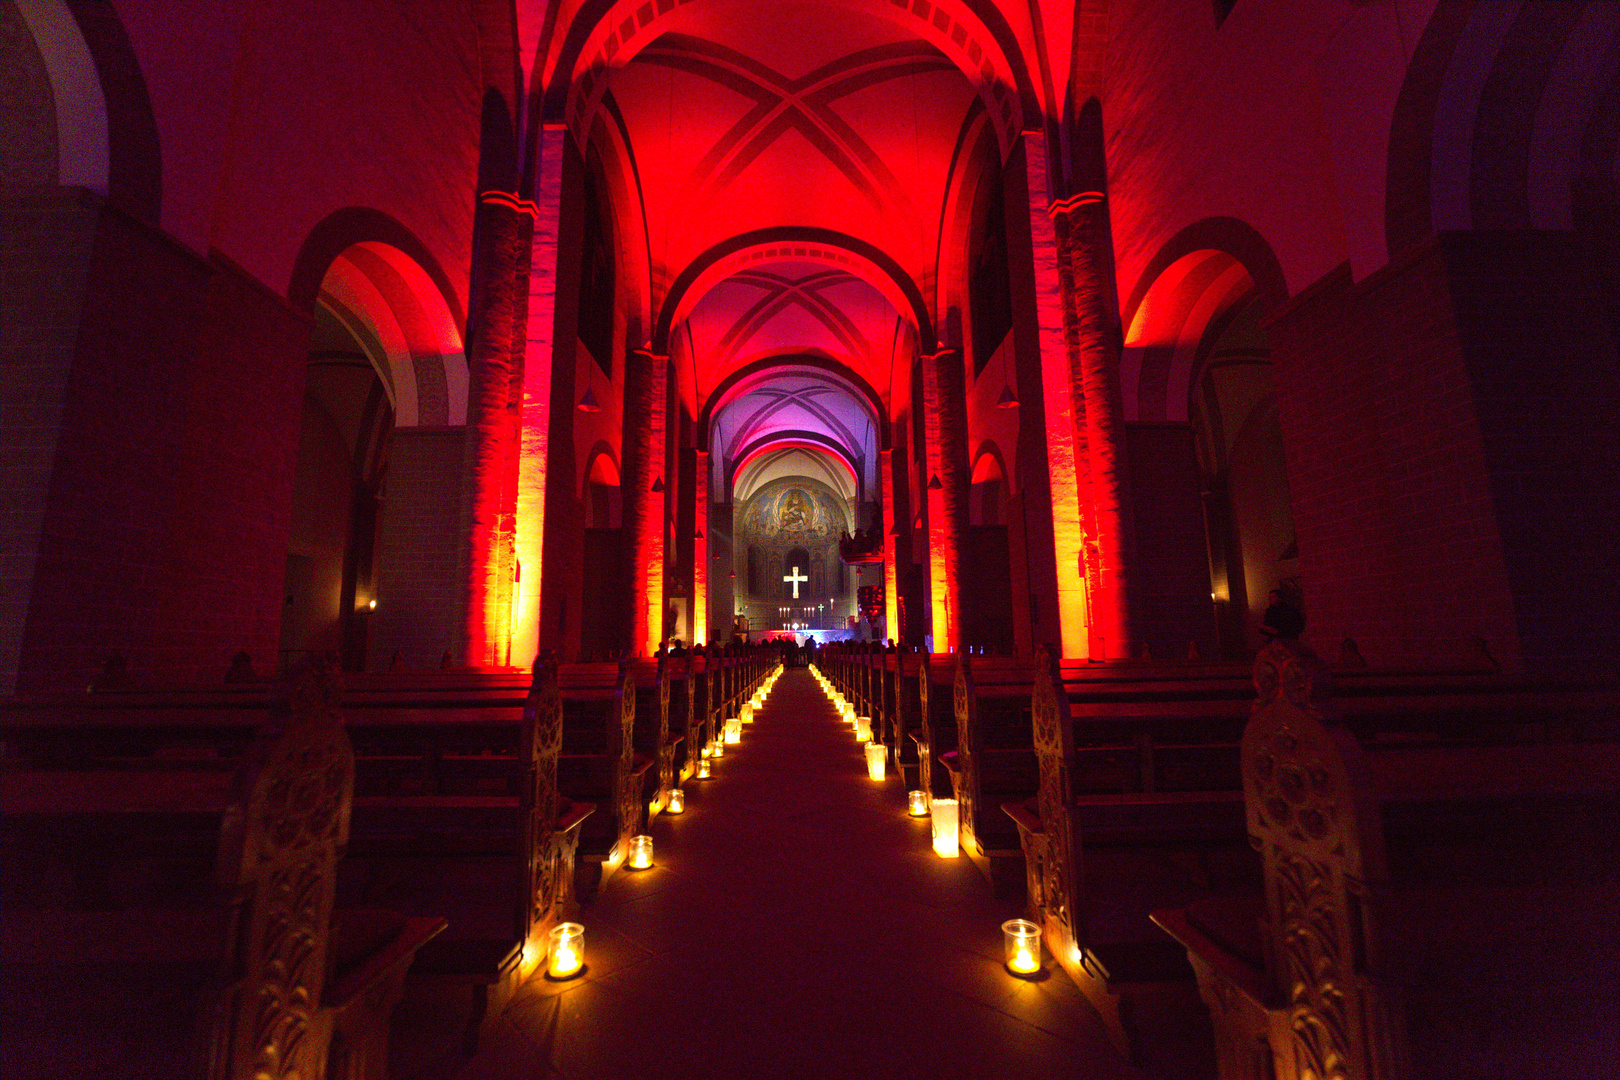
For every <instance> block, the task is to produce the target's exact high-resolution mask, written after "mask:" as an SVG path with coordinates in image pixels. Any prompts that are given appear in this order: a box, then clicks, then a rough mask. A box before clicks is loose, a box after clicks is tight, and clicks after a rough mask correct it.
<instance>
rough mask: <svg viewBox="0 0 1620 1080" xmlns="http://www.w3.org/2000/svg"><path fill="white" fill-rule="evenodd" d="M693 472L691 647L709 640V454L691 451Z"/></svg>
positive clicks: (704, 451) (701, 451) (705, 451)
mask: <svg viewBox="0 0 1620 1080" xmlns="http://www.w3.org/2000/svg"><path fill="white" fill-rule="evenodd" d="M694 453H695V454H696V456H697V465H696V467H695V468H694V469H693V470H692V477H693V484H692V503H693V507H692V511H693V512H692V523H693V526H692V527H693V534H694V536H695V539H694V540H693V541H692V644H693V645H702V644H703V643H705V642H706V641H708V640H709V452H708V451H707V450H697V451H694Z"/></svg>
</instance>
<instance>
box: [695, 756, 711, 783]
mask: <svg viewBox="0 0 1620 1080" xmlns="http://www.w3.org/2000/svg"><path fill="white" fill-rule="evenodd" d="M710 768H711V766H710V765H709V759H708V758H707V757H703V758H699V759H698V763H697V778H698V779H699V780H707V779H708V778H709V776H710V775H711V773H710Z"/></svg>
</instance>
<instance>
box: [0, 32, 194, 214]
mask: <svg viewBox="0 0 1620 1080" xmlns="http://www.w3.org/2000/svg"><path fill="white" fill-rule="evenodd" d="M17 11H18V12H19V13H20V15H21V17H22V20H23V24H24V26H25V28H26V32H27V33H28V35H29V36H30V37H31V38H32V45H33V49H34V50H35V51H36V55H37V58H38V62H40V63H42V64H43V67H44V69H45V75H46V77H47V80H48V84H49V94H50V98H51V101H50V104H49V106H48V108H47V109H46V110H45V116H41V117H38V118H41V119H43V118H46V117H48V120H49V122H50V124H51V126H52V133H51V141H52V142H53V143H54V146H55V152H56V163H55V167H54V169H51V170H50V175H48V176H42V177H40V181H41V182H47V183H49V182H54V183H58V184H62V185H65V186H74V187H84V188H89V189H90V190H91V191H95V192H97V193H99V194H101V195H105V196H107V198H108V199H110V200H111V201H112V202H113V203H115V204H116V205H118V206H119V207H121V208H122V209H124V210H127V211H128V212H129V213H130V214H132V215H134V216H135V217H137V218H139V219H140V220H142V221H145V222H147V223H148V224H156V223H157V221H158V215H159V212H160V210H161V205H162V188H163V170H162V156H161V153H160V149H159V143H158V134H157V122H156V120H155V119H154V118H153V114H152V102H151V98H150V96H149V95H148V93H147V88H146V79H145V77H144V76H143V75H142V74H141V69H140V65H139V63H138V62H137V61H136V59H135V52H134V49H133V48H131V46H130V43H129V38H128V36H127V35H126V34H125V32H124V28H123V25H122V24H121V23H120V22H119V20H118V15H117V12H116V11H115V10H114V9H113V6H112V5H111V4H102V3H89V2H85V0H74V2H72V3H64V2H63V0H23V2H21V3H19V4H18V5H17ZM24 45H25V43H23V42H15V43H14V45H13V47H14V48H17V49H21V48H23V47H24ZM8 51H10V50H8ZM18 59H19V60H21V59H25V58H21V57H20V58H18ZM7 66H8V67H10V68H12V69H13V70H14V71H19V72H20V71H21V65H20V63H12V62H11V58H10V57H8V59H7ZM6 138H7V139H8V140H10V139H12V138H13V133H12V131H11V130H10V125H9V124H8V128H7V131H6Z"/></svg>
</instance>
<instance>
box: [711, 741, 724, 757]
mask: <svg viewBox="0 0 1620 1080" xmlns="http://www.w3.org/2000/svg"><path fill="white" fill-rule="evenodd" d="M709 756H710V757H711V758H723V757H725V756H726V741H725V740H724V739H715V740H714V741H713V742H711V743H710V744H709Z"/></svg>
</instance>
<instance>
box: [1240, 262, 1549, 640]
mask: <svg viewBox="0 0 1620 1080" xmlns="http://www.w3.org/2000/svg"><path fill="white" fill-rule="evenodd" d="M1270 328H1271V332H1272V346H1273V353H1272V358H1273V363H1274V369H1273V370H1274V374H1275V379H1276V388H1277V411H1278V417H1279V420H1280V423H1281V427H1282V435H1283V444H1284V447H1285V450H1286V457H1287V462H1288V487H1289V493H1290V497H1291V501H1292V504H1293V516H1294V527H1295V533H1296V535H1297V537H1298V542H1299V555H1300V573H1301V577H1302V578H1303V581H1304V588H1305V608H1306V617H1307V619H1308V621H1309V628H1308V630H1307V634H1306V636H1307V639H1308V640H1309V641H1311V642H1312V643H1313V644H1314V645H1315V646H1316V647H1317V648H1318V650H1319V651H1323V652H1325V653H1326V654H1327V655H1329V656H1332V655H1334V654H1336V653H1337V651H1338V644H1339V641H1340V639H1342V638H1343V637H1345V636H1350V637H1353V638H1354V639H1355V640H1356V641H1357V643H1358V644H1359V645H1360V647H1361V652H1362V654H1363V655H1364V656H1365V657H1366V658H1367V660H1368V661H1369V662H1371V663H1373V664H1375V665H1380V664H1391V663H1403V662H1446V661H1450V662H1456V661H1458V660H1460V659H1463V657H1464V656H1465V655H1466V653H1467V646H1466V642H1467V641H1468V640H1469V639H1470V638H1473V637H1479V638H1482V639H1484V640H1485V642H1486V643H1487V645H1488V646H1489V648H1490V649H1491V650H1492V652H1493V654H1494V655H1495V656H1496V658H1497V659H1498V660H1499V661H1501V662H1502V663H1503V664H1504V665H1505V666H1509V667H1514V666H1517V665H1518V664H1519V662H1520V646H1519V636H1518V634H1517V632H1516V629H1515V625H1514V620H1513V596H1512V593H1511V590H1510V585H1509V580H1508V575H1507V572H1506V564H1505V560H1504V557H1503V550H1502V543H1501V539H1500V536H1499V533H1498V528H1497V521H1496V514H1495V506H1494V503H1493V499H1492V487H1491V480H1490V475H1489V469H1488V467H1487V460H1486V453H1485V445H1484V440H1483V439H1482V438H1481V432H1480V425H1479V421H1478V418H1477V417H1476V412H1475V404H1474V398H1473V394H1472V390H1471V385H1470V376H1469V371H1468V364H1467V361H1466V359H1465V356H1464V353H1463V347H1462V342H1461V340H1460V339H1459V335H1458V328H1457V322H1456V318H1455V315H1454V312H1453V308H1452V297H1451V290H1450V287H1449V281H1448V273H1447V269H1446V262H1445V259H1444V257H1443V253H1442V249H1441V245H1440V243H1439V242H1438V241H1432V242H1430V243H1427V244H1425V245H1423V246H1421V247H1419V248H1418V249H1416V250H1414V251H1412V252H1411V253H1409V254H1408V255H1407V256H1406V257H1404V258H1402V259H1401V260H1399V261H1397V262H1394V263H1391V264H1390V265H1389V266H1388V267H1386V268H1385V269H1383V270H1381V271H1379V272H1378V273H1376V274H1373V275H1371V276H1369V277H1368V278H1366V279H1365V280H1364V281H1362V282H1360V283H1353V282H1352V281H1351V278H1350V273H1349V270H1348V268H1347V267H1341V268H1340V269H1339V270H1336V271H1334V272H1333V273H1331V274H1329V275H1328V276H1327V277H1325V278H1323V279H1322V280H1321V281H1319V282H1318V283H1317V284H1315V285H1313V286H1312V287H1311V288H1309V289H1307V290H1305V292H1304V293H1302V294H1301V295H1300V296H1299V297H1297V298H1296V299H1295V301H1294V302H1293V303H1291V304H1290V305H1289V306H1288V308H1286V309H1285V310H1284V311H1283V312H1282V313H1281V314H1279V315H1278V316H1277V317H1276V318H1275V319H1274V320H1272V322H1271V327H1270Z"/></svg>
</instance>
